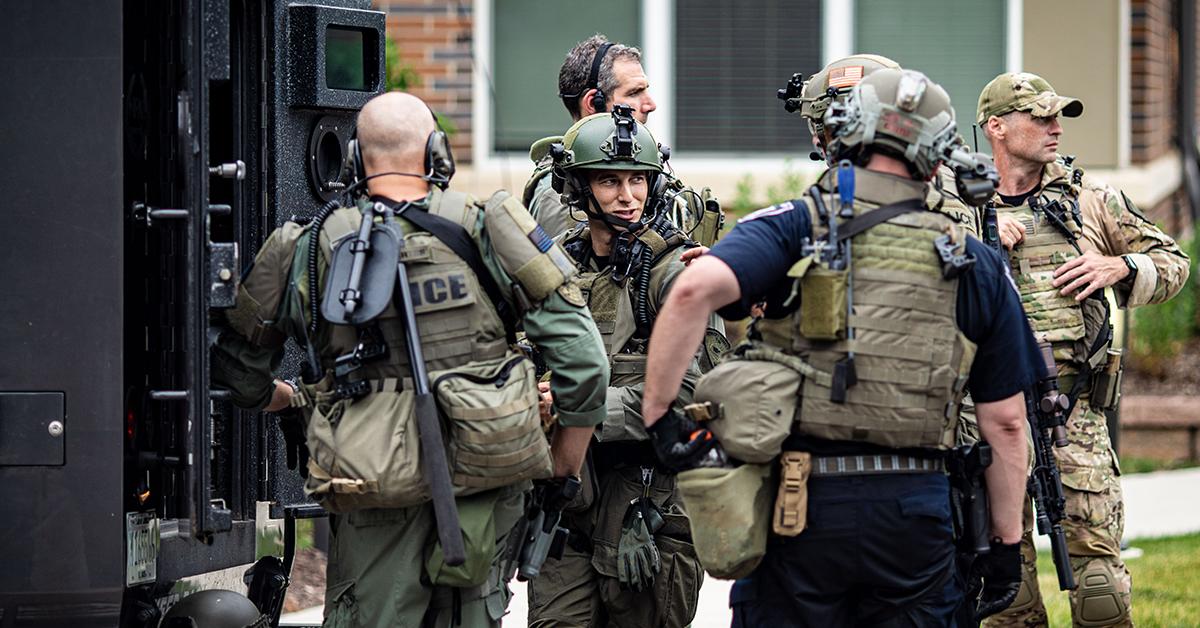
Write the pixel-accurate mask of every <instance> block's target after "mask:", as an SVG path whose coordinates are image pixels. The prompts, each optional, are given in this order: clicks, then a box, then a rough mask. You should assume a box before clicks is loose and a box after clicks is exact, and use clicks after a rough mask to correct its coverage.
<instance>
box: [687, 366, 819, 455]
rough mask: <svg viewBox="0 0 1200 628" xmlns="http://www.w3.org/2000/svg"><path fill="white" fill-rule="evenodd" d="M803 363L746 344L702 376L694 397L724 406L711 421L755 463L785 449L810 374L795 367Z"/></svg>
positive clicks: (732, 450) (728, 447) (732, 451)
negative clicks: (747, 346)
mask: <svg viewBox="0 0 1200 628" xmlns="http://www.w3.org/2000/svg"><path fill="white" fill-rule="evenodd" d="M776 358H778V359H776ZM792 362H795V363H796V364H792ZM800 364H801V362H800V360H799V358H794V357H791V356H787V355H785V354H783V353H782V352H779V351H775V350H770V349H753V348H751V349H747V348H746V346H745V345H743V346H742V347H739V348H738V352H737V353H736V354H735V355H731V356H730V357H728V358H726V359H725V361H723V362H721V363H720V364H718V365H717V366H716V368H714V369H713V370H711V371H709V372H708V373H705V374H704V375H703V376H701V377H700V380H699V381H698V382H697V383H696V391H695V394H694V395H693V399H694V401H695V402H696V403H697V404H708V407H710V408H716V409H718V410H717V411H716V412H710V415H711V416H712V420H711V421H709V422H708V423H707V424H706V427H707V428H708V429H710V430H711V431H712V433H713V435H714V436H716V437H717V441H718V442H720V443H721V446H722V447H724V448H725V453H727V454H729V455H730V456H733V457H734V458H737V459H738V460H741V461H743V462H751V463H755V464H761V463H766V462H770V461H771V460H772V459H773V458H775V457H776V456H778V455H779V452H780V449H781V446H782V445H783V441H784V439H786V438H787V437H788V434H789V433H790V432H791V429H792V422H793V421H794V420H795V419H796V411H797V407H798V406H799V403H800V399H799V396H798V395H799V394H800V385H801V384H802V383H803V381H804V377H803V375H801V373H800V372H799V371H797V370H796V368H794V366H797V365H800Z"/></svg>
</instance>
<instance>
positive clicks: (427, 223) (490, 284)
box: [400, 207, 517, 344]
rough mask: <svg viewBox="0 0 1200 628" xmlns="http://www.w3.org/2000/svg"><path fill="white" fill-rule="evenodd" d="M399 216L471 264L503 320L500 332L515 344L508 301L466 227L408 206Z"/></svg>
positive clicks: (514, 325) (512, 315)
mask: <svg viewBox="0 0 1200 628" xmlns="http://www.w3.org/2000/svg"><path fill="white" fill-rule="evenodd" d="M400 217H401V218H404V219H405V220H407V221H409V222H411V223H413V224H414V225H416V226H417V227H420V228H421V229H423V230H425V231H428V232H429V233H430V234H431V235H433V237H435V238H437V239H438V240H441V241H442V243H443V244H445V245H446V246H448V247H450V250H452V251H454V254H455V255H457V256H459V257H461V258H462V259H463V261H464V262H466V263H467V265H468V266H470V267H471V272H473V273H475V276H476V277H478V278H479V284H480V285H481V286H483V291H484V292H486V293H487V296H488V299H490V300H491V301H492V305H495V306H496V312H497V313H498V314H499V315H500V320H501V321H503V322H504V333H505V335H506V336H507V337H508V341H509V343H510V344H511V343H515V342H516V341H517V320H516V316H515V315H514V313H513V311H512V307H511V306H509V304H508V301H506V300H505V299H504V296H503V295H502V294H501V292H500V287H499V286H497V285H496V280H495V278H494V277H492V273H491V271H489V270H488V269H487V267H486V266H485V265H484V263H483V256H481V255H480V254H479V248H478V247H476V246H475V241H474V240H472V239H471V236H470V234H468V233H467V230H466V229H465V228H464V227H463V226H462V225H460V224H458V223H455V222H451V221H449V220H447V219H445V218H442V217H441V216H436V215H434V214H431V213H429V212H426V211H422V210H420V209H414V208H412V207H409V208H407V209H405V210H404V211H403V212H402V213H401V214H400Z"/></svg>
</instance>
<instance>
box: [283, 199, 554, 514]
mask: <svg viewBox="0 0 1200 628" xmlns="http://www.w3.org/2000/svg"><path fill="white" fill-rule="evenodd" d="M408 211H422V210H421V209H419V208H413V209H409V210H408ZM480 211H481V209H480V208H479V207H478V206H476V205H475V204H474V203H471V202H469V197H468V196H467V195H465V194H461V193H456V192H442V191H440V190H437V189H434V190H433V191H432V192H431V195H430V197H429V208H428V212H429V213H431V214H434V215H437V216H440V217H442V218H445V219H447V220H449V221H452V222H454V223H455V224H458V225H460V226H462V227H463V228H464V229H466V230H467V232H468V234H471V236H472V237H473V238H474V237H475V236H476V235H477V230H478V224H479V222H480ZM362 215H363V214H362V213H361V211H360V210H359V209H358V208H343V209H339V210H336V211H335V212H333V213H332V214H331V215H330V216H329V217H328V218H327V219H326V220H325V221H324V223H323V226H322V228H321V231H320V241H319V242H320V255H321V259H320V262H319V263H318V264H317V268H318V272H319V274H320V276H321V282H320V283H324V276H325V274H326V272H327V265H328V260H329V259H331V255H332V251H333V250H334V249H335V248H336V247H337V245H338V244H339V243H340V242H341V241H342V240H344V239H345V238H348V237H355V234H356V232H357V230H358V226H359V223H360V222H361V219H362ZM405 230H406V232H407V233H406V234H405V236H404V247H403V249H402V250H401V255H400V257H401V260H403V261H404V262H405V265H406V270H407V273H408V282H409V288H410V290H411V294H412V300H413V305H414V311H415V314H416V321H417V327H418V329H419V332H420V339H421V344H422V348H423V352H424V357H425V360H426V368H427V370H428V375H429V379H430V382H429V385H430V390H431V392H432V393H433V394H434V396H435V397H436V399H437V402H438V407H439V411H440V415H441V420H442V425H443V430H444V433H445V434H446V445H447V447H448V449H449V453H448V459H449V462H450V466H451V474H452V480H453V484H454V489H455V492H456V494H460V495H464V494H470V493H473V492H477V491H480V490H486V489H490V488H497V487H500V486H507V485H511V484H516V483H518V482H521V481H524V480H528V479H535V478H540V477H548V476H549V474H550V473H551V470H552V468H551V460H550V455H549V449H548V446H547V443H546V439H545V437H544V435H543V434H542V430H541V422H540V419H539V418H538V411H537V402H538V395H537V388H536V378H535V377H534V367H533V365H532V364H531V363H529V361H528V360H527V359H525V358H524V357H523V356H521V355H520V354H519V353H517V352H515V351H513V350H512V349H511V348H510V347H509V344H508V339H507V337H506V330H505V325H504V322H503V321H502V320H501V318H500V315H499V314H498V312H497V307H496V305H495V304H494V303H492V301H491V300H490V299H489V297H488V295H487V292H486V291H485V290H484V288H483V286H482V285H481V283H480V281H479V278H478V277H477V276H476V274H475V272H474V271H473V270H472V268H471V266H470V265H469V264H468V263H467V262H466V261H465V260H464V259H462V258H461V257H459V256H458V255H457V254H455V252H454V250H453V249H452V248H451V247H450V246H448V245H446V244H445V243H444V242H442V241H441V240H439V239H438V238H436V237H435V236H433V235H432V234H430V233H428V232H425V231H420V230H413V229H407V228H406V229H405ZM311 235H312V234H311V230H309V232H308V233H306V234H305V235H304V236H302V237H301V238H300V240H299V242H298V243H297V250H298V252H301V253H300V254H297V255H296V256H295V259H294V260H293V265H292V272H291V274H290V281H291V282H292V285H293V286H295V288H296V289H295V290H293V295H294V296H293V297H292V298H293V299H294V300H296V301H299V303H294V304H293V307H291V308H289V310H290V311H291V313H292V315H293V316H294V315H295V313H297V312H307V311H308V309H307V306H308V303H307V300H308V299H309V295H308V288H307V285H308V281H307V269H306V264H307V255H305V254H304V253H302V252H303V251H307V242H308V239H307V238H308V237H311ZM302 324H303V322H302V321H296V322H294V323H293V325H294V326H298V325H302ZM309 340H310V341H311V342H312V343H314V345H315V346H316V347H317V349H318V353H319V355H320V359H321V362H322V367H323V369H324V370H325V377H324V379H322V380H321V381H320V382H318V383H316V384H311V385H305V386H304V387H303V393H304V395H303V396H304V398H305V400H306V402H307V403H308V404H309V406H310V407H309V408H308V410H307V412H308V420H307V428H306V436H307V444H308V448H309V451H310V454H311V457H310V461H309V467H308V471H309V477H308V482H307V484H306V486H305V488H306V492H307V493H308V494H309V495H310V496H312V497H314V498H315V499H318V500H319V501H320V503H321V504H322V505H323V506H324V507H325V508H326V509H328V510H331V511H333V512H345V511H349V510H356V509H362V508H396V507H405V506H409V505H414V504H418V503H422V502H424V501H426V500H427V499H428V498H429V495H428V488H427V485H426V483H425V481H424V479H423V477H422V475H421V467H420V463H419V460H420V456H421V452H420V447H419V446H418V434H417V425H416V420H415V411H414V408H413V403H414V397H413V389H414V386H413V384H412V378H411V371H410V369H409V364H408V353H407V348H406V346H405V334H404V328H403V326H402V318H401V313H400V312H399V311H398V310H397V308H396V307H395V303H394V302H393V303H391V304H389V305H388V306H387V308H386V309H385V310H384V312H383V313H382V314H381V315H380V316H379V317H377V318H376V319H374V320H372V321H370V322H369V323H367V324H365V325H362V326H361V327H358V328H356V327H354V326H349V325H333V324H330V323H328V322H325V321H322V322H321V324H319V325H317V331H316V333H315V335H312V336H311V337H310V338H309ZM356 348H358V349H359V351H364V352H365V353H367V354H368V356H369V357H368V358H366V359H363V360H362V361H361V365H359V366H357V368H354V369H353V370H352V371H350V372H348V373H338V370H337V366H338V365H337V362H336V360H337V358H338V356H345V355H347V354H350V353H352V352H354V351H355V350H356ZM381 353H382V355H380V354H381ZM335 374H336V376H335ZM356 382H357V383H362V382H365V383H366V388H367V392H365V394H362V395H361V396H355V397H352V398H347V397H346V396H345V395H344V394H341V393H340V392H339V391H341V390H344V389H345V388H346V384H353V383H356Z"/></svg>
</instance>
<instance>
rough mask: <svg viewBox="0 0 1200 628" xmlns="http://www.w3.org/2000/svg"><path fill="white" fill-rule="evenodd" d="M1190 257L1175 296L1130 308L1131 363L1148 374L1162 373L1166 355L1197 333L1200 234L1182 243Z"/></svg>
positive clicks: (1199, 330) (1173, 353)
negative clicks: (1185, 276) (1186, 276)
mask: <svg viewBox="0 0 1200 628" xmlns="http://www.w3.org/2000/svg"><path fill="white" fill-rule="evenodd" d="M1183 249H1184V250H1185V251H1187V253H1188V255H1189V256H1190V257H1191V258H1192V264H1191V277H1192V279H1190V280H1189V281H1188V282H1187V283H1186V284H1184V286H1183V289H1182V290H1180V291H1179V294H1177V295H1175V298H1173V299H1171V300H1169V301H1167V302H1166V303H1162V304H1159V305H1152V306H1148V307H1144V308H1139V309H1136V310H1134V311H1133V319H1132V325H1131V328H1130V332H1129V357H1130V359H1131V361H1132V365H1133V366H1134V367H1135V368H1137V369H1138V370H1140V371H1143V372H1146V373H1148V374H1151V375H1158V376H1161V375H1165V370H1166V362H1167V358H1169V357H1171V356H1174V355H1176V354H1178V353H1179V351H1180V348H1181V347H1182V346H1183V344H1184V343H1185V342H1186V341H1188V340H1189V339H1191V338H1194V337H1196V336H1197V335H1200V328H1198V327H1197V320H1196V281H1195V279H1194V278H1195V276H1196V258H1197V254H1198V253H1200V238H1197V237H1193V238H1192V239H1191V240H1189V241H1187V242H1184V243H1183Z"/></svg>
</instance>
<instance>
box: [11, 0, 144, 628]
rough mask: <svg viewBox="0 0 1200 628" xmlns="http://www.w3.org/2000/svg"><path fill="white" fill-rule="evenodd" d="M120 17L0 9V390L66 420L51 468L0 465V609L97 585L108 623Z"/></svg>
mask: <svg viewBox="0 0 1200 628" xmlns="http://www.w3.org/2000/svg"><path fill="white" fill-rule="evenodd" d="M121 15H122V12H121V3H120V2H118V1H117V0H97V1H94V2H84V3H79V2H67V1H57V2H53V1H51V2H14V3H5V5H4V19H2V20H0V85H3V86H4V87H3V96H2V97H0V119H2V120H5V121H6V123H5V124H3V125H0V146H3V147H4V150H5V153H6V155H8V156H9V157H8V158H7V159H5V161H4V167H3V168H0V189H3V190H5V193H4V194H3V195H0V215H3V216H6V217H8V218H9V220H7V221H6V224H5V226H4V228H3V229H0V283H3V285H4V286H5V293H6V295H7V296H6V297H5V298H2V299H0V355H2V356H3V360H0V388H2V389H4V390H9V391H12V390H17V391H20V390H55V391H63V393H64V394H65V406H66V407H65V412H66V415H67V416H69V417H70V418H71V426H70V430H69V431H67V432H66V433H65V434H64V438H65V446H66V464H65V465H63V466H60V467H4V468H0V503H3V504H4V516H3V517H0V556H2V557H3V563H4V568H3V569H2V570H0V599H2V600H3V602H0V603H3V604H4V606H5V608H4V615H5V621H9V618H10V617H16V618H20V617H21V616H22V615H21V609H20V608H18V607H17V606H16V603H17V601H18V600H20V599H23V598H22V596H23V595H25V594H27V593H28V592H34V591H41V592H46V593H49V594H53V595H56V596H57V602H58V603H59V604H60V605H65V606H67V607H70V605H71V604H73V603H74V599H76V596H75V594H69V593H65V592H68V591H78V592H86V591H89V590H90V591H93V592H95V591H98V590H103V591H107V593H104V592H103V591H102V592H101V593H99V594H95V593H93V594H92V601H95V597H96V595H99V597H100V602H99V604H98V606H97V607H96V612H97V613H98V614H99V615H101V616H109V617H111V619H110V620H108V622H107V623H109V624H112V623H115V613H116V609H117V608H118V607H119V592H120V589H121V587H122V585H123V583H124V556H123V547H122V542H121V539H122V526H123V518H122V517H121V516H120V513H121V499H120V486H121V474H122V437H121V433H122V424H123V421H122V416H123V405H124V404H123V400H122V371H121V361H122V351H123V342H124V336H123V333H122V322H121V321H122V316H123V305H122V294H123V289H124V286H123V282H122V276H123V275H122V262H123V254H124V253H123V238H122V224H123V220H124V211H123V208H122V202H121V201H122V168H121V164H122V147H123V143H122V138H121V129H122V74H121V71H122V68H121V65H122V42H121V36H122V29H121ZM113 596H116V597H115V601H116V602H117V604H116V605H107V601H106V600H108V599H113ZM24 599H27V598H24ZM106 605H107V606H106ZM25 608H27V609H28V608H29V607H28V606H27V607H25ZM89 624H91V621H87V622H83V623H79V624H75V623H73V622H65V623H59V624H58V625H89Z"/></svg>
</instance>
